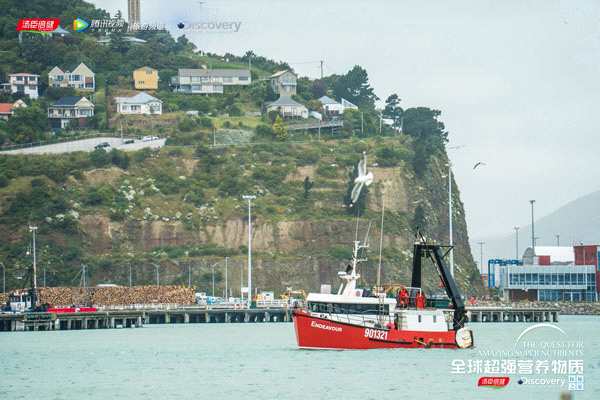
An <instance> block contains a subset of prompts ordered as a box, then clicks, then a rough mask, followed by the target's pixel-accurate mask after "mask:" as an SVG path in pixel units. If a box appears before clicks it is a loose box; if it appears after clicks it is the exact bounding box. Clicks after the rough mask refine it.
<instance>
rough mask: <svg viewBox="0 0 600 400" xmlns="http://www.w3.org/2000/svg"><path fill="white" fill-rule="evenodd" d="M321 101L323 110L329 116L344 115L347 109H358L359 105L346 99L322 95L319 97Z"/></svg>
mask: <svg viewBox="0 0 600 400" xmlns="http://www.w3.org/2000/svg"><path fill="white" fill-rule="evenodd" d="M319 101H320V102H321V104H322V105H323V112H325V114H327V115H329V116H337V115H342V114H343V113H344V111H345V110H358V107H357V106H355V105H354V104H352V103H350V102H349V101H348V100H346V99H342V101H341V102H338V101H336V100H334V99H332V98H331V97H328V96H322V97H321V98H319Z"/></svg>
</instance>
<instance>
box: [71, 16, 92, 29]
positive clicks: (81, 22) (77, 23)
mask: <svg viewBox="0 0 600 400" xmlns="http://www.w3.org/2000/svg"><path fill="white" fill-rule="evenodd" d="M89 27H90V21H88V20H87V19H84V18H75V19H74V20H73V30H74V31H75V32H85V31H86V30H87V29H88V28H89Z"/></svg>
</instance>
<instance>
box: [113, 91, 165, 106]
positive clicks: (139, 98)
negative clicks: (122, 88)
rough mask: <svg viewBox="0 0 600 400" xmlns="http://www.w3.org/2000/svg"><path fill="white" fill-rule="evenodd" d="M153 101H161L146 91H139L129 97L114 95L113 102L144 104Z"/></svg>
mask: <svg viewBox="0 0 600 400" xmlns="http://www.w3.org/2000/svg"><path fill="white" fill-rule="evenodd" d="M153 101H158V102H160V103H162V101H161V100H159V99H157V98H156V97H154V96H150V95H149V94H148V93H146V92H141V93H138V94H136V95H135V96H131V97H115V102H117V103H124V104H146V103H150V102H153Z"/></svg>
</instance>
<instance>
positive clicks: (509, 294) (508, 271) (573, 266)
mask: <svg viewBox="0 0 600 400" xmlns="http://www.w3.org/2000/svg"><path fill="white" fill-rule="evenodd" d="M598 247H599V246H598V245H578V246H536V247H529V248H527V250H525V252H524V253H523V258H522V260H505V259H490V260H489V261H488V271H487V279H486V281H487V286H488V288H492V289H499V290H501V291H502V294H503V297H504V299H505V300H509V301H519V300H529V301H573V302H581V301H598V288H599V287H600V282H598V281H599V279H600V274H599V271H598V259H599V257H600V254H599V252H598V250H599V249H598Z"/></svg>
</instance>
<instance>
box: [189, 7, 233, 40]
mask: <svg viewBox="0 0 600 400" xmlns="http://www.w3.org/2000/svg"><path fill="white" fill-rule="evenodd" d="M195 14H197V15H200V16H201V17H200V18H199V19H198V20H197V21H185V20H183V21H179V22H178V23H177V28H179V29H181V30H184V31H187V32H200V33H236V32H239V30H240V28H241V27H242V21H240V20H238V19H236V18H231V16H223V15H220V14H221V13H220V12H219V10H218V9H217V8H215V7H207V6H205V5H204V4H203V3H201V4H200V10H199V11H198V12H196V13H195Z"/></svg>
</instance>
